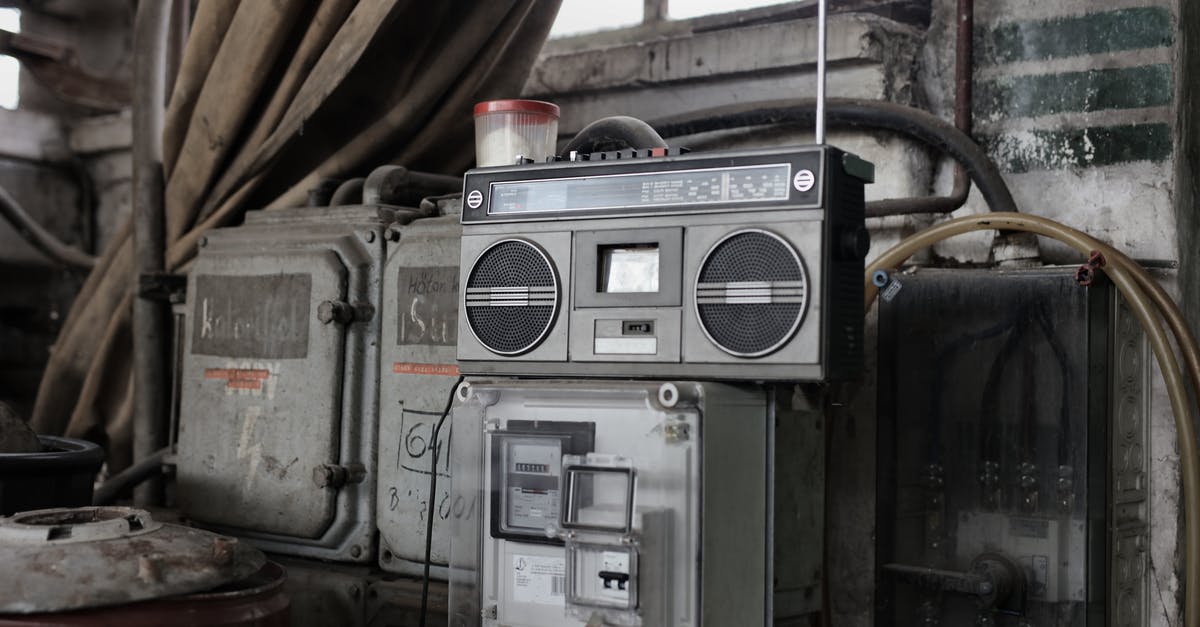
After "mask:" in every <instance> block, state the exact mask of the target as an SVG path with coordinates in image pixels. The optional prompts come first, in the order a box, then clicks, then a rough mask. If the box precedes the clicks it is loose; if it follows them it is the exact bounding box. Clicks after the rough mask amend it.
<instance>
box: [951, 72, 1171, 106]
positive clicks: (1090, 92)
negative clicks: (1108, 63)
mask: <svg viewBox="0 0 1200 627" xmlns="http://www.w3.org/2000/svg"><path fill="white" fill-rule="evenodd" d="M1174 95H1175V81H1174V72H1173V71H1172V69H1171V66H1169V65H1166V64H1159V65H1143V66H1139V67H1131V68H1118V69H1111V70H1088V71H1085V72H1064V73H1062V74H1039V75H1029V76H1005V77H1001V78H997V79H994V80H990V81H982V82H979V83H977V84H976V85H975V115H977V116H979V117H980V118H981V119H985V120H986V119H997V118H1006V117H1007V118H1013V117H1036V116H1039V115H1049V114H1053V113H1067V112H1084V113H1086V112H1091V111H1107V110H1113V109H1137V108H1141V107H1157V106H1164V105H1169V104H1171V101H1172V99H1173V98H1174Z"/></svg>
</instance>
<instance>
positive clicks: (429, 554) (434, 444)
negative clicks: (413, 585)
mask: <svg viewBox="0 0 1200 627" xmlns="http://www.w3.org/2000/svg"><path fill="white" fill-rule="evenodd" d="M464 379H466V377H464V376H462V375H459V376H458V380H457V381H455V382H454V385H452V386H450V396H449V397H447V398H446V407H445V408H444V409H442V416H441V418H438V421H437V424H436V425H434V427H433V435H432V437H431V438H430V440H429V449H430V451H432V455H431V457H432V461H431V462H430V465H429V511H428V512H427V513H426V514H425V574H424V576H423V577H421V618H420V619H419V620H420V627H425V617H426V615H427V614H428V613H429V567H430V566H431V565H432V560H433V517H434V514H436V513H437V505H436V503H437V475H438V470H437V463H438V449H439V447H438V435H439V434H440V433H441V432H442V424H443V423H444V422H446V416H449V415H450V407H452V406H453V405H454V393H455V392H457V391H458V386H460V385H462V382H463V380H464Z"/></svg>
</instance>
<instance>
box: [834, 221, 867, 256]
mask: <svg viewBox="0 0 1200 627" xmlns="http://www.w3.org/2000/svg"><path fill="white" fill-rule="evenodd" d="M869 250H871V233H870V232H869V231H867V228H866V227H864V226H860V227H856V228H853V229H844V230H843V231H842V233H841V236H840V237H838V256H839V257H841V258H842V259H849V260H854V259H862V258H863V257H866V256H867V252H868V251H869Z"/></svg>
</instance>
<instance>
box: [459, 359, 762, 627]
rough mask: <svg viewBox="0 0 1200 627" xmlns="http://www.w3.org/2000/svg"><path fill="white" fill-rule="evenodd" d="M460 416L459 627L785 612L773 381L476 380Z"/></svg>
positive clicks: (714, 619)
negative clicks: (775, 519)
mask: <svg viewBox="0 0 1200 627" xmlns="http://www.w3.org/2000/svg"><path fill="white" fill-rule="evenodd" d="M457 396H458V399H457V404H456V406H455V408H454V411H453V424H454V429H455V439H454V443H453V448H454V451H453V456H454V459H455V474H454V477H453V496H454V498H455V499H462V500H463V501H464V502H467V503H470V504H471V505H470V511H471V512H473V514H474V515H472V516H463V517H461V518H455V519H454V526H453V536H452V544H451V564H450V586H451V593H450V594H451V610H450V614H451V624H452V625H476V624H480V622H481V621H482V624H483V625H493V626H499V625H506V626H511V627H536V626H561V625H576V626H582V625H585V624H588V625H597V624H607V625H646V626H651V625H677V626H686V625H697V626H698V625H708V626H719V625H749V624H766V623H767V622H768V621H769V619H770V616H771V603H772V600H771V597H772V594H773V583H772V571H773V552H772V544H771V541H772V534H771V526H772V514H773V510H772V503H771V499H772V495H773V492H774V489H773V485H772V475H771V469H770V466H771V464H770V460H771V459H772V455H773V441H774V414H773V411H771V406H770V403H769V400H768V393H767V391H766V390H765V389H764V388H761V387H737V386H731V385H725V384H718V383H692V382H687V383H682V382H680V383H658V382H606V381H554V380H550V381H474V382H469V383H467V384H464V385H463V386H462V387H460V388H459V392H458V394H457Z"/></svg>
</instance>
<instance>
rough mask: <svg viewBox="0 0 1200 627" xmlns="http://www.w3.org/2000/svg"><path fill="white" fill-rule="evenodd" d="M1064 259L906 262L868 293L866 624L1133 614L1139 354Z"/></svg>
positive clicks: (1143, 376)
mask: <svg viewBox="0 0 1200 627" xmlns="http://www.w3.org/2000/svg"><path fill="white" fill-rule="evenodd" d="M1073 274H1074V268H1047V269H1037V270H1014V271H991V270H920V271H917V272H915V273H913V274H901V275H897V276H895V277H894V281H895V284H896V287H895V288H894V289H893V290H892V294H891V297H890V298H889V299H882V300H881V303H880V309H879V311H880V316H879V333H880V341H879V364H880V373H879V408H880V410H879V411H880V423H879V436H878V438H879V439H878V442H879V466H878V472H879V475H878V477H879V478H878V498H879V502H878V516H879V520H878V525H877V528H878V530H879V532H878V546H877V564H878V573H877V576H878V599H877V600H878V603H877V612H876V618H877V620H876V624H877V625H879V626H880V627H890V626H893V625H896V626H900V625H920V626H922V627H935V626H939V625H944V626H957V625H988V626H996V627H1083V626H1088V627H1095V626H1103V625H1116V624H1120V625H1142V624H1147V623H1146V616H1147V609H1148V608H1147V599H1148V596H1147V579H1146V573H1147V572H1148V570H1147V569H1146V561H1145V560H1146V553H1145V552H1144V550H1143V549H1144V547H1146V546H1147V544H1146V541H1147V533H1148V524H1147V508H1148V494H1147V477H1148V473H1147V469H1146V461H1147V460H1146V456H1145V455H1140V454H1134V455H1130V451H1134V452H1140V451H1145V450H1146V446H1147V442H1148V424H1147V416H1148V415H1149V412H1148V407H1149V406H1148V403H1149V399H1148V396H1147V389H1148V388H1147V383H1146V382H1147V377H1149V373H1150V369H1149V363H1150V359H1151V357H1150V354H1149V352H1148V348H1147V346H1146V344H1145V342H1144V340H1143V338H1142V336H1141V332H1140V328H1139V326H1138V324H1137V321H1136V318H1134V317H1133V315H1132V313H1131V312H1129V311H1128V310H1127V309H1126V308H1125V307H1124V306H1123V305H1122V304H1121V302H1120V299H1119V298H1117V297H1116V295H1115V290H1113V289H1112V288H1111V286H1110V285H1109V284H1107V283H1106V282H1103V281H1098V282H1097V283H1095V284H1093V285H1092V286H1090V287H1083V286H1080V285H1079V284H1078V283H1076V281H1075V280H1074V277H1073ZM1117 617H1119V620H1120V622H1118V618H1117Z"/></svg>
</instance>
